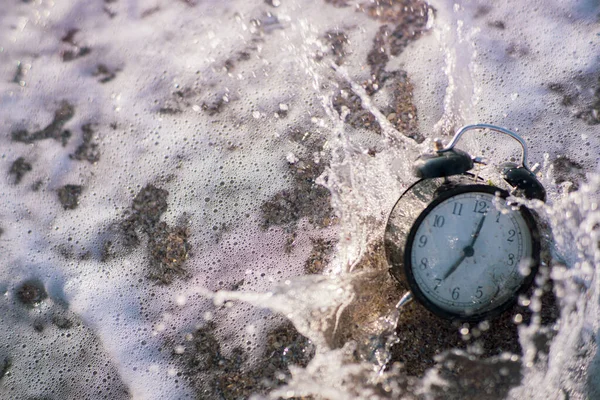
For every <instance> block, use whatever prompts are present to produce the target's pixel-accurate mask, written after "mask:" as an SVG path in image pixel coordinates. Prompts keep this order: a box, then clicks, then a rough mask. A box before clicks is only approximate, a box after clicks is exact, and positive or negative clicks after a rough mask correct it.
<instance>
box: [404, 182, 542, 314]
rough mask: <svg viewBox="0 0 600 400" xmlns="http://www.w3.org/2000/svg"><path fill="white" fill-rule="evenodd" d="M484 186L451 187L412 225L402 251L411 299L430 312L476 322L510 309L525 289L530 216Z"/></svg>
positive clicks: (531, 241) (534, 252) (532, 249)
mask: <svg viewBox="0 0 600 400" xmlns="http://www.w3.org/2000/svg"><path fill="white" fill-rule="evenodd" d="M496 193H498V194H500V193H502V195H503V197H506V196H507V193H506V192H504V191H501V190H500V189H498V188H494V187H492V186H485V185H472V186H466V187H459V188H457V189H453V190H452V191H451V192H448V193H445V194H444V195H442V196H440V197H438V198H437V199H436V200H434V201H433V202H432V203H431V204H430V205H429V206H428V207H427V208H426V209H425V210H424V211H423V212H422V213H421V215H419V217H418V218H417V220H416V221H415V223H414V225H413V226H412V228H411V230H410V233H409V236H408V240H407V246H406V252H405V261H404V265H405V269H406V275H407V278H408V281H409V284H410V286H411V289H412V291H413V293H414V294H415V297H416V298H417V299H418V300H420V301H421V302H422V303H423V304H424V305H425V306H426V307H428V308H429V309H430V310H431V311H433V312H434V313H436V314H438V315H441V316H444V317H448V318H458V319H463V320H478V319H482V318H484V317H486V316H489V315H491V314H494V313H496V312H500V311H502V310H504V309H505V308H506V307H507V306H509V305H510V304H512V302H513V301H514V300H515V298H516V294H517V293H518V292H520V291H521V290H523V289H524V288H526V287H528V286H529V285H530V284H531V281H532V278H533V275H534V273H535V271H536V269H537V264H538V258H539V243H538V241H537V230H536V228H535V223H534V221H533V218H532V216H531V214H530V213H529V211H528V210H527V209H525V208H523V207H521V209H514V208H512V207H510V206H507V205H506V201H505V200H504V198H503V197H500V196H497V195H496Z"/></svg>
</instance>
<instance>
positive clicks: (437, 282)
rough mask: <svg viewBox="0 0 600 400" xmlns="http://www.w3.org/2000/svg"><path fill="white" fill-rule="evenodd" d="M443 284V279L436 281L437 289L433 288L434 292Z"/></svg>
mask: <svg viewBox="0 0 600 400" xmlns="http://www.w3.org/2000/svg"><path fill="white" fill-rule="evenodd" d="M441 284H442V280H441V279H436V280H435V287H434V288H433V290H435V291H436V292H437V290H438V288H439V287H440V285H441Z"/></svg>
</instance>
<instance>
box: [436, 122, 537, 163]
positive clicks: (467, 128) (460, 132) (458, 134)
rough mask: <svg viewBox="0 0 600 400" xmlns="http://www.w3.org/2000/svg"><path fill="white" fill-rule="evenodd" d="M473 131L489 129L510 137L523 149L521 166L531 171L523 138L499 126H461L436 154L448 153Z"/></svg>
mask: <svg viewBox="0 0 600 400" xmlns="http://www.w3.org/2000/svg"><path fill="white" fill-rule="evenodd" d="M473 129H489V130H491V131H496V132H500V133H504V134H505V135H508V136H510V137H512V138H513V139H515V140H516V141H517V142H519V144H520V145H521V147H522V148H523V153H522V157H521V164H522V165H523V167H524V168H525V169H527V170H528V171H531V170H530V169H529V167H527V144H526V143H525V141H524V140H523V138H522V137H521V136H519V135H517V134H516V133H514V132H512V131H509V130H508V129H506V128H502V127H500V126H495V125H489V124H474V125H467V126H463V127H462V128H460V129H459V130H458V131H457V132H456V134H455V135H454V137H453V138H452V140H451V141H450V143H448V145H447V146H446V147H444V148H443V149H441V150H438V151H437V152H438V153H444V152H446V151H450V150H452V149H453V148H454V146H456V143H458V140H459V139H460V138H461V136H462V135H463V134H464V133H465V132H467V131H470V130H473Z"/></svg>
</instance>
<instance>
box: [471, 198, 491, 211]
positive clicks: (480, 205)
mask: <svg viewBox="0 0 600 400" xmlns="http://www.w3.org/2000/svg"><path fill="white" fill-rule="evenodd" d="M489 208H490V206H489V204H488V203H487V201H484V200H477V201H476V202H475V208H473V212H476V213H479V214H487V212H488V209H489Z"/></svg>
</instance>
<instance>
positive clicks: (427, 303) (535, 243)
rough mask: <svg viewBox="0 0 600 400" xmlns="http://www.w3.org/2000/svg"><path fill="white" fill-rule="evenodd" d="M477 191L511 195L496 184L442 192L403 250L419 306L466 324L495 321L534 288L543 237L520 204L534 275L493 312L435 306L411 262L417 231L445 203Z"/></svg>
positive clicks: (423, 213) (418, 221)
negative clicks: (418, 279) (521, 295)
mask: <svg viewBox="0 0 600 400" xmlns="http://www.w3.org/2000/svg"><path fill="white" fill-rule="evenodd" d="M477 192H479V193H488V194H492V195H496V193H499V194H500V197H501V198H503V199H506V198H508V197H509V196H510V194H509V193H508V192H507V191H506V190H504V189H501V188H499V187H496V186H493V185H481V184H472V185H460V186H456V187H453V188H450V189H447V190H446V191H444V192H443V193H441V194H440V195H439V196H437V197H436V198H434V199H433V200H432V201H431V202H430V203H429V204H428V205H427V207H426V208H425V209H424V210H423V211H421V213H420V214H419V216H418V217H417V219H416V220H415V221H414V222H413V224H412V226H411V228H410V231H409V233H408V236H407V239H406V245H405V247H404V275H405V277H406V280H407V282H408V285H409V287H410V290H411V292H412V293H413V295H414V297H415V299H416V300H417V301H418V302H419V303H421V304H422V305H423V306H424V307H425V308H426V309H428V310H429V311H431V312H432V313H434V314H436V315H438V316H440V317H442V318H445V319H450V320H459V321H464V322H475V321H481V320H483V319H489V318H492V317H495V316H497V315H500V314H502V313H503V312H504V311H506V310H507V309H509V308H510V307H512V306H513V305H514V304H515V302H516V300H517V298H518V296H519V295H520V294H523V293H525V292H526V291H527V290H528V289H529V288H530V287H531V285H532V283H533V280H534V278H535V276H536V274H537V272H538V269H539V264H540V236H539V231H538V227H537V224H536V222H535V219H534V217H533V214H532V212H531V211H530V210H529V209H528V208H527V207H525V206H524V205H519V210H518V211H519V213H520V214H521V216H522V217H523V219H524V220H525V224H526V225H527V228H528V229H529V232H530V234H531V252H532V254H531V258H532V259H533V263H532V266H531V272H530V273H529V275H528V276H526V277H525V279H523V282H522V283H521V284H520V285H519V287H518V289H517V290H515V292H514V294H513V295H512V296H510V297H509V298H508V299H507V300H505V301H504V302H502V303H500V304H499V305H498V306H496V307H494V308H492V309H490V310H487V311H483V312H480V313H476V314H469V315H466V314H463V313H456V312H451V311H448V310H445V309H443V308H441V307H439V306H438V305H436V304H435V303H433V302H432V301H431V300H429V298H428V297H427V296H426V295H425V294H424V293H423V291H422V290H421V288H420V287H419V285H418V284H417V282H416V279H415V277H414V275H413V271H412V261H411V258H412V257H411V253H412V248H413V243H414V240H415V236H416V233H417V230H418V228H419V227H420V225H421V223H423V220H424V219H425V218H426V217H427V216H428V215H429V214H430V213H431V211H432V210H433V209H435V208H436V207H437V206H438V205H439V204H441V203H442V202H444V201H446V200H448V199H450V198H452V197H454V196H457V195H460V194H464V193H477Z"/></svg>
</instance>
